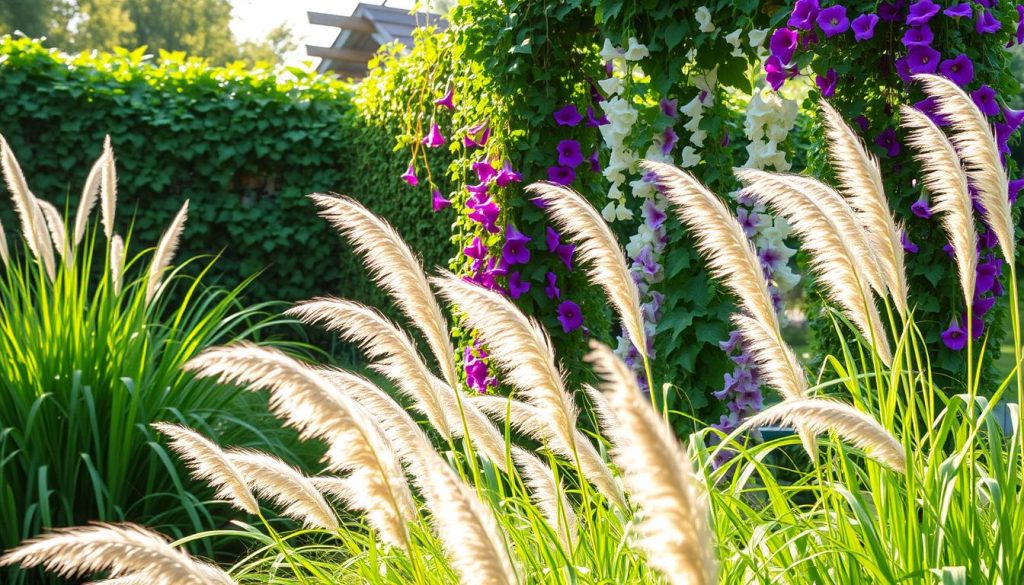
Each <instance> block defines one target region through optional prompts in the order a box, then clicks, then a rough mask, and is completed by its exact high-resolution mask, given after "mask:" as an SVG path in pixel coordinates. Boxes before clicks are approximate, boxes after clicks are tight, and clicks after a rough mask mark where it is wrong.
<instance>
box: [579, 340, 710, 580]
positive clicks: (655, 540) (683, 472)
mask: <svg viewBox="0 0 1024 585" xmlns="http://www.w3.org/2000/svg"><path fill="white" fill-rule="evenodd" d="M590 347H591V352H590V354H589V355H588V356H587V358H586V359H587V361H589V362H591V363H592V364H593V365H594V370H595V371H596V372H597V374H598V376H599V377H600V378H601V389H602V390H603V391H604V393H605V395H606V396H607V397H608V401H609V403H610V404H611V405H612V407H613V408H614V410H615V419H616V421H617V423H618V424H617V429H616V431H615V433H614V434H613V436H612V437H611V440H612V444H613V445H614V446H615V448H614V449H613V451H612V459H613V460H614V461H615V463H616V464H617V465H618V466H619V467H620V468H622V470H623V479H624V481H625V483H626V488H627V489H628V491H629V494H630V498H631V500H632V501H633V502H634V503H635V504H637V505H638V506H639V507H640V513H639V518H638V521H637V525H636V528H637V532H638V533H639V536H640V541H639V544H640V547H641V548H642V549H643V550H644V552H646V553H647V560H648V562H649V563H650V564H651V566H653V567H655V568H656V569H658V570H659V571H661V573H662V574H663V575H664V576H665V577H666V578H667V579H668V581H669V582H670V583H672V584H673V585H712V584H714V583H717V573H718V568H717V564H716V562H715V544H714V537H713V535H712V533H711V530H710V527H709V525H708V524H709V520H708V510H707V503H706V499H705V495H704V494H702V493H701V491H702V490H701V487H700V485H699V484H698V482H697V479H696V478H695V477H694V471H693V465H692V463H691V462H690V460H689V457H687V455H686V451H685V450H684V449H683V448H682V447H681V446H680V444H679V441H678V440H677V439H676V437H675V434H674V433H673V432H672V430H671V429H670V428H669V427H668V425H667V424H666V423H665V422H664V421H663V420H661V419H660V418H659V417H658V416H657V414H656V413H655V411H654V410H653V409H652V408H651V407H650V404H648V402H647V400H646V399H645V398H644V397H643V395H642V394H641V393H640V389H639V388H638V387H637V385H636V376H635V375H634V374H633V373H632V371H631V370H630V369H629V368H628V367H626V364H624V363H623V362H622V360H620V359H619V358H618V357H616V356H615V354H613V353H612V351H611V349H609V348H608V347H607V346H605V345H603V344H600V343H597V342H591V344H590Z"/></svg>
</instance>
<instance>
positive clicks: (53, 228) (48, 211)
mask: <svg viewBox="0 0 1024 585" xmlns="http://www.w3.org/2000/svg"><path fill="white" fill-rule="evenodd" d="M36 205H38V206H39V210H40V211H41V212H42V213H43V219H44V220H45V221H46V228H47V230H48V231H49V233H50V241H51V242H52V243H53V247H54V248H56V249H57V253H58V254H59V255H60V257H61V259H62V260H64V261H67V260H69V259H70V255H71V250H70V248H69V247H68V241H67V229H65V227H64V220H63V219H62V218H61V216H60V211H57V208H56V207H54V205H53V204H52V203H50V202H49V201H43V200H42V199H36Z"/></svg>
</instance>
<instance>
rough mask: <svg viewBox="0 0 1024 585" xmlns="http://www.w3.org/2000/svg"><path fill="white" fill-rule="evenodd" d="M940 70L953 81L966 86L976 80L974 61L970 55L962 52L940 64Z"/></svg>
mask: <svg viewBox="0 0 1024 585" xmlns="http://www.w3.org/2000/svg"><path fill="white" fill-rule="evenodd" d="M939 71H941V72H942V75H943V76H945V77H946V78H947V79H949V80H950V81H952V82H953V83H955V84H957V85H959V86H964V85H967V84H968V83H970V82H971V81H973V80H974V63H973V62H972V61H971V59H970V57H968V56H967V55H964V54H963V53H960V54H959V55H957V56H956V57H954V58H952V59H946V60H945V61H943V62H942V63H940V64H939Z"/></svg>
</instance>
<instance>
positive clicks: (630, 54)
mask: <svg viewBox="0 0 1024 585" xmlns="http://www.w3.org/2000/svg"><path fill="white" fill-rule="evenodd" d="M650 54H651V53H650V52H649V51H648V50H647V46H646V45H642V44H640V43H639V42H637V40H636V37H629V48H628V49H626V52H625V54H624V55H623V56H624V57H625V58H626V60H627V61H639V60H640V59H643V58H644V57H647V56H649V55H650Z"/></svg>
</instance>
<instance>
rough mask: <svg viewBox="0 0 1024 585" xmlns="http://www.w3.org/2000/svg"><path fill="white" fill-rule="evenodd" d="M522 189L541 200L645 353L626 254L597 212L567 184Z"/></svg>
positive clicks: (536, 185)
mask: <svg viewBox="0 0 1024 585" xmlns="http://www.w3.org/2000/svg"><path fill="white" fill-rule="evenodd" d="M526 190H527V191H529V192H531V193H535V194H536V195H537V198H538V199H540V200H542V201H543V202H544V204H545V205H544V208H545V211H546V212H547V213H548V215H550V216H551V219H552V220H553V221H554V222H555V224H556V225H557V226H558V227H559V228H561V229H562V231H563V233H565V234H566V235H568V237H569V239H570V241H572V242H573V243H575V244H576V246H577V247H576V255H577V257H578V258H579V261H580V263H582V264H587V265H588V267H587V275H588V276H589V277H590V281H591V282H596V283H598V284H599V285H601V287H602V288H604V290H605V294H607V295H608V299H609V300H611V302H612V305H614V306H615V309H616V310H617V311H618V313H619V319H621V320H622V325H623V328H624V329H625V330H626V332H627V333H628V334H629V337H630V340H631V341H632V342H633V346H634V347H636V349H637V351H639V352H640V354H641V355H644V356H646V355H647V334H646V332H645V330H644V319H643V316H642V314H641V312H640V293H639V291H637V288H636V283H635V282H633V277H632V276H630V274H629V266H628V264H626V256H625V254H623V252H622V248H620V247H619V242H618V240H617V239H616V238H615V234H613V233H612V231H611V229H609V227H608V224H607V223H605V221H604V219H602V218H601V214H600V213H598V212H597V210H596V209H594V207H593V206H592V205H591V204H590V203H589V202H588V201H587V200H586V199H584V198H583V197H582V196H581V195H580V194H578V193H576V192H575V191H573V190H572V189H569V188H567V187H560V186H558V185H553V184H551V183H545V182H540V183H534V184H532V185H529V186H528V187H527V188H526Z"/></svg>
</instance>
